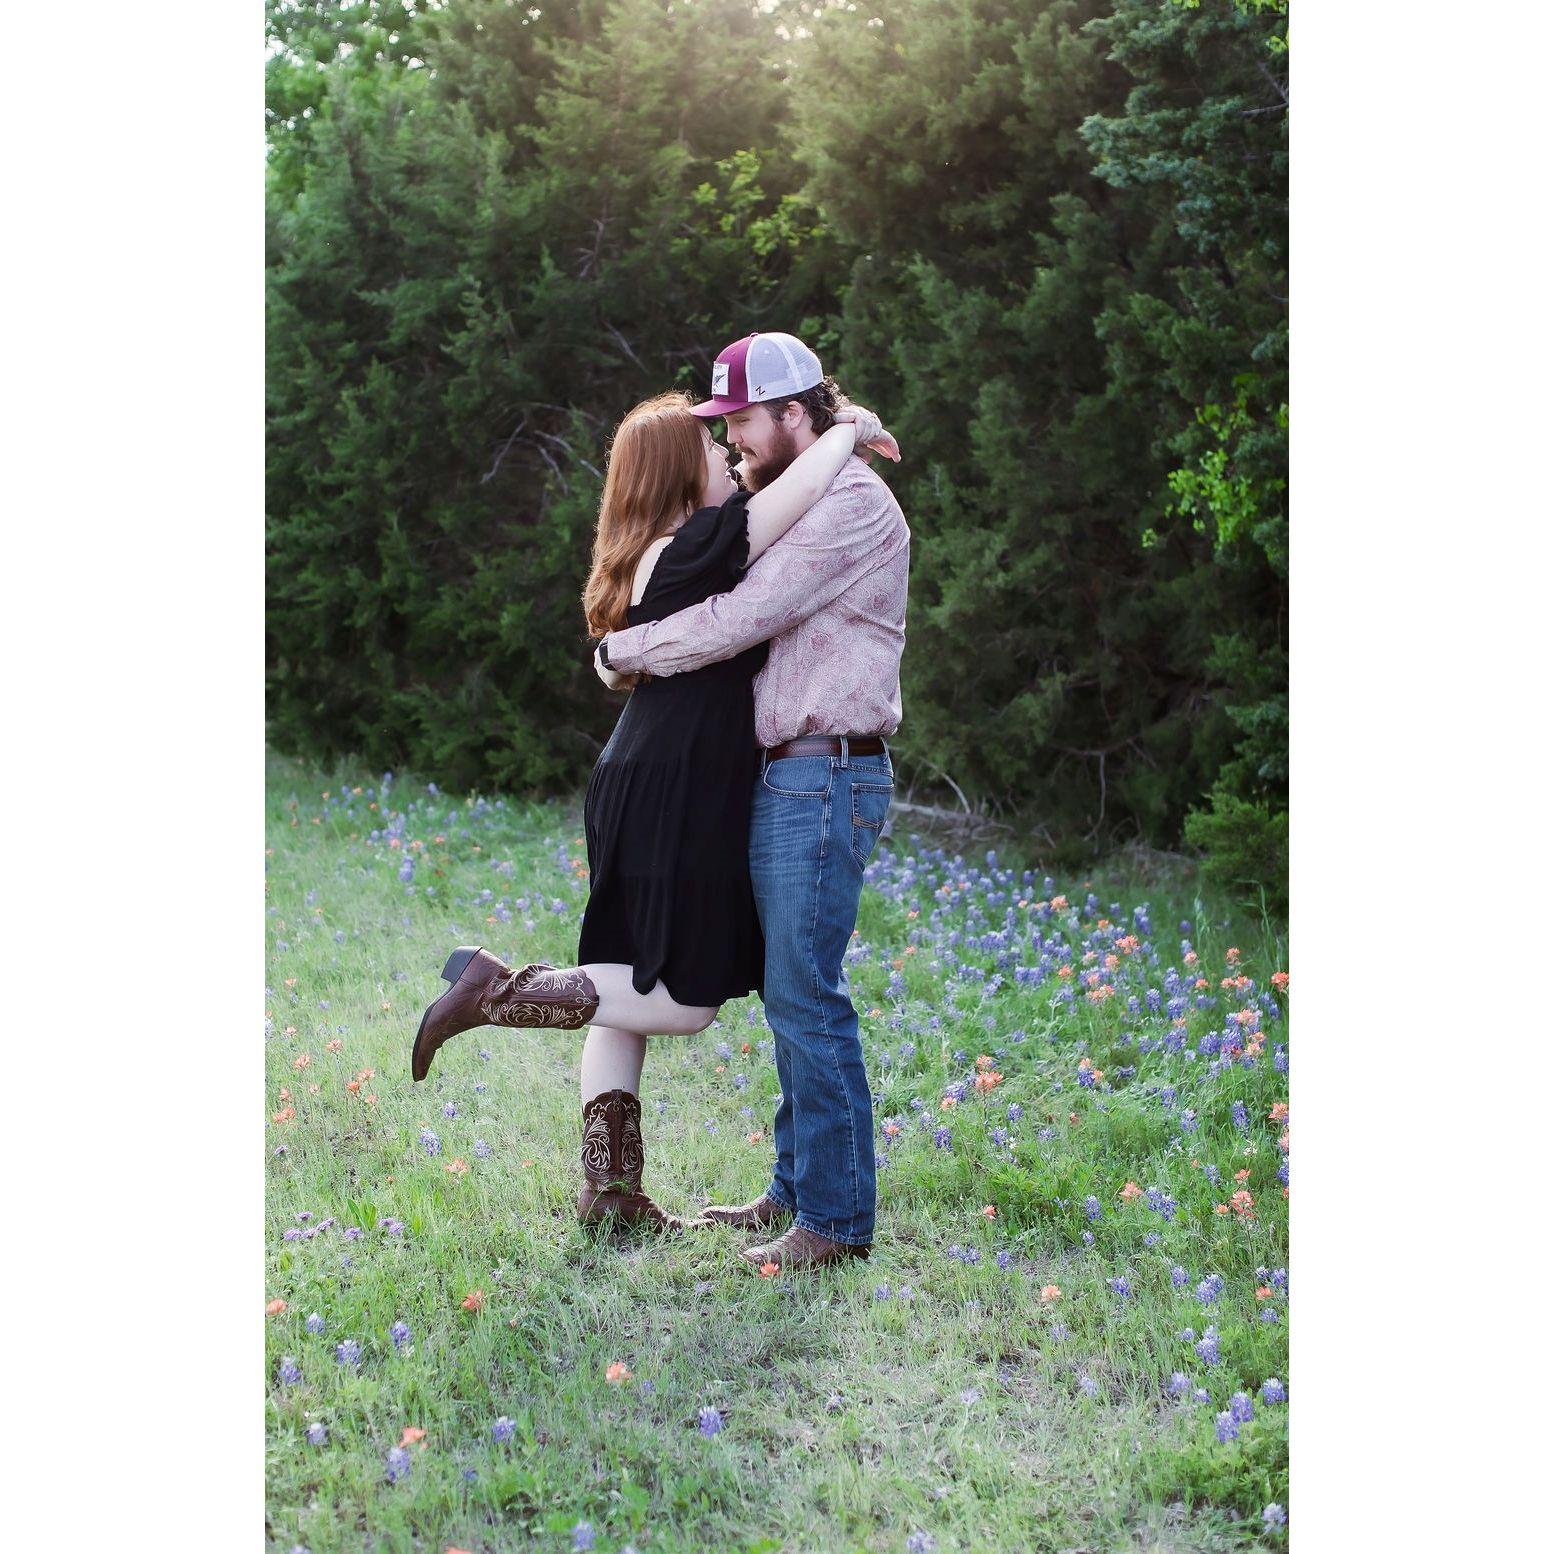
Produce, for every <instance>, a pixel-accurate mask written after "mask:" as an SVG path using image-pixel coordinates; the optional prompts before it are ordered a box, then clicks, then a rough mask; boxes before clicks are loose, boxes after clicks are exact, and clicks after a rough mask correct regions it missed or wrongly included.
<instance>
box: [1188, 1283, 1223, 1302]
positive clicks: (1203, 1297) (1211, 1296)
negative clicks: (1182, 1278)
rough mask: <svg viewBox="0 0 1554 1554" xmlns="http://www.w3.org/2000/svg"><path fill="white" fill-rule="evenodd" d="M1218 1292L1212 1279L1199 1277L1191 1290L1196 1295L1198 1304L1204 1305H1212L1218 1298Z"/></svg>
mask: <svg viewBox="0 0 1554 1554" xmlns="http://www.w3.org/2000/svg"><path fill="white" fill-rule="evenodd" d="M1219 1293H1220V1292H1219V1288H1218V1286H1217V1285H1216V1284H1215V1283H1214V1281H1213V1279H1200V1280H1199V1281H1198V1287H1197V1288H1196V1289H1195V1290H1194V1291H1193V1294H1194V1295H1196V1296H1197V1297H1198V1301H1199V1304H1200V1305H1204V1306H1212V1305H1213V1304H1214V1302H1215V1301H1217V1300H1218V1299H1219Z"/></svg>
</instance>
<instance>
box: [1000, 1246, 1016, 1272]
mask: <svg viewBox="0 0 1554 1554" xmlns="http://www.w3.org/2000/svg"><path fill="white" fill-rule="evenodd" d="M1013 1261H1014V1253H1013V1252H1010V1251H1007V1250H1006V1251H1002V1252H1000V1253H999V1254H998V1266H999V1268H1000V1269H1002V1270H1005V1271H1007V1269H1008V1267H1009V1265H1010V1264H1011V1263H1012V1262H1013Z"/></svg>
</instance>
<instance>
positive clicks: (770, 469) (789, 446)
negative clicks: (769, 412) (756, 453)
mask: <svg viewBox="0 0 1554 1554" xmlns="http://www.w3.org/2000/svg"><path fill="white" fill-rule="evenodd" d="M798 456H799V445H798V442H797V440H796V439H795V438H794V435H793V433H792V432H790V431H789V430H788V428H787V427H786V426H776V427H773V429H772V445H771V448H770V449H769V450H768V452H767V454H766V457H765V458H764V459H762V460H761V462H760V463H759V464H751V463H750V461H749V459H746V460H745V485H746V486H748V487H749V489H750V490H752V491H759V490H761V489H762V488H763V487H765V486H769V485H771V483H772V482H773V481H774V480H776V478H777V477H778V476H779V475H780V474H782V472H783V471H784V470H785V469H787V467H788V466H789V465H790V464H791V463H792V462H793V461H794V460H795V459H796V458H797V457H798Z"/></svg>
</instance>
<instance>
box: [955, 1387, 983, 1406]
mask: <svg viewBox="0 0 1554 1554" xmlns="http://www.w3.org/2000/svg"><path fill="white" fill-rule="evenodd" d="M981 1396H982V1394H981V1393H980V1392H978V1391H977V1389H976V1388H975V1387H967V1388H966V1390H965V1391H964V1392H962V1393H961V1395H960V1400H961V1402H962V1403H965V1404H968V1405H969V1404H972V1403H975V1402H977V1401H978V1400H979V1399H980V1398H981Z"/></svg>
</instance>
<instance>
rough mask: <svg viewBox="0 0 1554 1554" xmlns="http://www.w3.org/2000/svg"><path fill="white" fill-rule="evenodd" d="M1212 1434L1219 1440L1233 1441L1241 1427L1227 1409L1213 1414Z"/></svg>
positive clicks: (1239, 1432)
mask: <svg viewBox="0 0 1554 1554" xmlns="http://www.w3.org/2000/svg"><path fill="white" fill-rule="evenodd" d="M1214 1434H1215V1436H1216V1438H1217V1439H1218V1440H1219V1441H1220V1442H1222V1443H1223V1442H1225V1441H1233V1440H1235V1439H1236V1437H1237V1436H1238V1435H1240V1434H1241V1427H1240V1425H1238V1424H1237V1423H1236V1421H1235V1419H1234V1418H1233V1417H1232V1416H1231V1414H1230V1411H1229V1410H1228V1409H1227V1410H1225V1412H1223V1413H1219V1414H1216V1415H1215V1416H1214Z"/></svg>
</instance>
